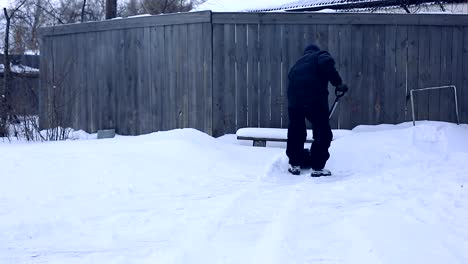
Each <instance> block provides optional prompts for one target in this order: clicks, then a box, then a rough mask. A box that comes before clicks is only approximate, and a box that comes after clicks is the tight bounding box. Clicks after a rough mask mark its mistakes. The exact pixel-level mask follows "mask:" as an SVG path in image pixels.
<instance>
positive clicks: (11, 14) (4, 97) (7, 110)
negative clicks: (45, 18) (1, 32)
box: [0, 0, 26, 137]
mask: <svg viewBox="0 0 468 264" xmlns="http://www.w3.org/2000/svg"><path fill="white" fill-rule="evenodd" d="M25 3H26V0H22V1H20V2H18V3H17V4H16V6H15V7H14V8H13V9H10V10H8V9H7V8H3V14H4V16H5V21H6V25H5V39H4V47H3V56H4V59H3V65H4V67H3V86H2V89H1V90H0V137H5V136H8V124H9V120H10V119H11V118H12V117H13V116H12V114H13V113H12V111H11V110H12V106H11V100H10V97H11V91H10V87H11V65H10V63H11V62H10V28H11V24H12V20H14V18H15V14H16V12H18V10H19V9H20V8H21V7H22V6H23V5H24V4H25Z"/></svg>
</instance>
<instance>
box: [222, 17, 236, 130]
mask: <svg viewBox="0 0 468 264" xmlns="http://www.w3.org/2000/svg"><path fill="white" fill-rule="evenodd" d="M235 34H236V28H235V25H227V24H226V25H224V51H223V56H225V59H224V74H225V75H224V84H223V87H222V89H223V90H224V92H223V93H222V94H220V96H222V97H223V101H224V104H225V106H226V112H225V113H224V120H223V122H224V125H225V127H224V130H225V131H235V130H236V122H237V120H236V112H237V109H236V79H235V74H236V72H235V71H236V58H235V46H236V44H235Z"/></svg>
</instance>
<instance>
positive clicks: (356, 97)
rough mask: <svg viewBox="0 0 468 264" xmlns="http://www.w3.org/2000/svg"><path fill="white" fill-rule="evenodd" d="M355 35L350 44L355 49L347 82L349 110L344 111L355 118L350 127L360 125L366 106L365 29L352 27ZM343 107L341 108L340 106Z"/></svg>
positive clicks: (359, 26)
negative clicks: (362, 101) (364, 76)
mask: <svg viewBox="0 0 468 264" xmlns="http://www.w3.org/2000/svg"><path fill="white" fill-rule="evenodd" d="M351 27H352V31H353V34H352V35H351V39H350V43H351V46H352V47H353V52H352V54H351V65H352V67H351V68H350V69H349V70H350V78H349V79H348V80H346V82H347V84H348V85H349V89H350V90H349V92H348V94H347V95H346V97H347V98H346V100H347V101H348V102H349V105H350V106H349V108H347V109H344V110H342V111H349V112H350V114H351V115H352V116H353V117H354V118H352V119H351V120H350V127H354V126H356V125H358V124H359V123H358V122H359V121H358V120H362V116H363V109H364V106H363V105H362V103H360V102H361V98H360V96H361V94H362V93H363V91H365V89H366V88H365V87H363V84H364V82H363V75H364V58H363V54H364V52H365V51H364V46H363V45H362V43H363V40H364V34H365V32H364V28H363V26H361V25H352V26H351ZM340 107H341V106H340Z"/></svg>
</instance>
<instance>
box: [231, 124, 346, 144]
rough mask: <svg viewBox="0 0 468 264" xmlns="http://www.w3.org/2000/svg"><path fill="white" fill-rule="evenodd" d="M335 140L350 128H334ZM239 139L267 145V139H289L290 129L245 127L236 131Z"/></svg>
mask: <svg viewBox="0 0 468 264" xmlns="http://www.w3.org/2000/svg"><path fill="white" fill-rule="evenodd" d="M332 132H333V140H335V139H336V138H338V137H341V136H343V135H345V134H348V133H351V131H350V130H342V129H337V130H332ZM236 135H237V139H238V140H252V141H253V146H255V147H266V142H267V141H275V142H286V141H287V140H288V129H286V128H259V127H245V128H240V129H238V130H237V132H236ZM312 141H314V140H313V138H312V130H311V129H308V130H307V139H306V142H307V143H312Z"/></svg>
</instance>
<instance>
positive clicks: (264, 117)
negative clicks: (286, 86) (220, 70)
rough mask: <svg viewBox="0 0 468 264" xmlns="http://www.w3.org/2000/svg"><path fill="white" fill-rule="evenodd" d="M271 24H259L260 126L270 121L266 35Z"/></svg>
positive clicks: (267, 44)
mask: <svg viewBox="0 0 468 264" xmlns="http://www.w3.org/2000/svg"><path fill="white" fill-rule="evenodd" d="M271 29H272V26H271V25H270V26H268V25H260V28H259V39H260V43H259V45H260V50H259V74H260V75H259V92H260V97H259V105H260V108H259V123H260V127H267V126H268V125H269V124H270V123H271V119H270V118H271V108H272V105H271V91H270V77H271V76H270V72H271V71H270V69H271V63H270V62H269V56H270V53H269V49H270V47H271V43H270V42H269V41H268V36H271V34H272V33H271Z"/></svg>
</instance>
